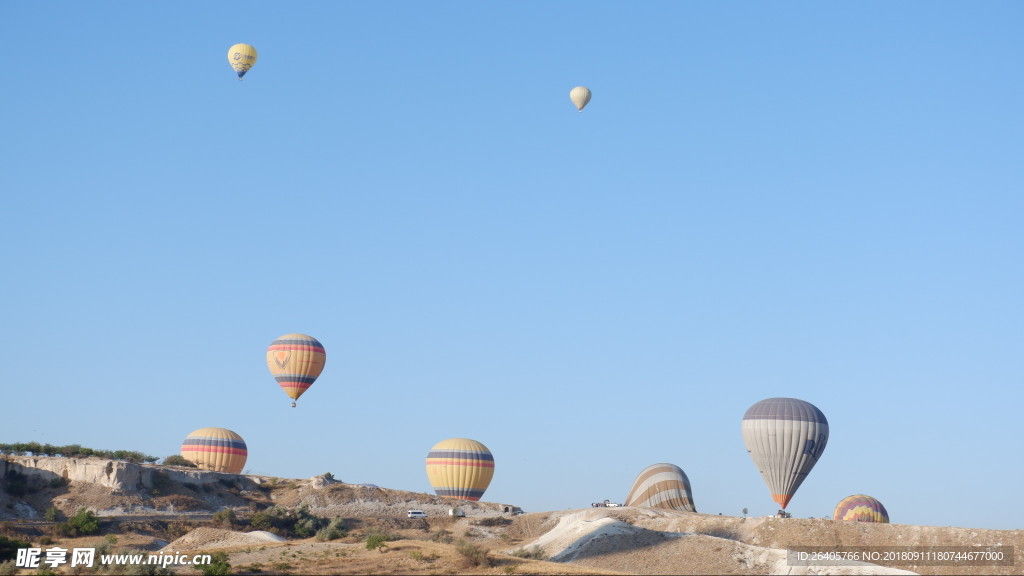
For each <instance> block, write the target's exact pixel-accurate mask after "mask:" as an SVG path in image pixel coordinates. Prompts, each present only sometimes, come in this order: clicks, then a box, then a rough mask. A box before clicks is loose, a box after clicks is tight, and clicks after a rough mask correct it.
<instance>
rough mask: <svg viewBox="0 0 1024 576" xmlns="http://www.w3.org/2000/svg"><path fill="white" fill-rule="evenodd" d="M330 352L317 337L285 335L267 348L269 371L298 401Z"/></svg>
mask: <svg viewBox="0 0 1024 576" xmlns="http://www.w3.org/2000/svg"><path fill="white" fill-rule="evenodd" d="M326 362H327V353H326V352H325V351H324V346H323V344H321V343H320V342H319V341H318V340H317V339H316V338H313V337H312V336H307V335H305V334H285V335H284V336H281V337H280V338H278V339H277V340H274V341H273V342H272V343H271V344H270V347H268V348H267V368H270V373H271V374H273V375H274V379H275V380H277V383H278V384H279V385H280V386H281V388H283V389H284V392H285V394H287V395H288V396H289V397H291V399H292V400H293V402H292V408H294V407H295V402H294V400H298V399H299V396H302V394H303V393H305V392H306V390H308V389H309V387H310V386H312V385H313V382H315V381H316V379H317V376H320V373H321V372H323V370H324V363H326Z"/></svg>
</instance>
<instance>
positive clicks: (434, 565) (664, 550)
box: [0, 456, 1024, 574]
mask: <svg viewBox="0 0 1024 576" xmlns="http://www.w3.org/2000/svg"><path fill="white" fill-rule="evenodd" d="M0 481H2V484H0V520H6V521H4V522H0V526H5V529H7V530H12V531H14V532H16V533H17V535H19V536H21V537H23V538H26V539H30V540H32V541H34V542H38V541H41V540H42V539H43V538H47V539H49V540H50V541H51V542H53V540H52V533H53V531H52V530H50V528H51V527H50V526H48V523H46V522H43V521H41V520H40V519H41V517H42V516H43V514H44V512H45V511H46V510H47V509H48V508H50V507H56V508H58V509H59V510H60V511H62V512H63V513H64V514H71V513H73V512H74V511H76V510H78V509H79V508H83V507H85V508H89V509H90V510H92V511H94V512H96V513H97V514H98V515H100V516H103V517H104V518H103V523H102V526H103V533H105V534H116V535H117V537H118V542H119V543H120V544H119V545H121V546H134V547H136V548H139V549H145V550H150V551H156V550H164V551H165V552H169V551H174V552H209V551H213V550H222V551H226V552H228V553H229V554H230V558H231V563H232V565H233V566H235V567H236V573H243V574H266V573H289V572H291V573H303V574H341V573H351V574H357V573H358V574H366V573H388V574H437V573H446V574H481V573H484V574H503V573H504V574H508V573H513V572H515V573H531V574H576V573H601V574H904V573H911V574H913V573H917V574H1022V573H1024V558H1018V556H1021V555H1024V531H1021V530H977V529H966V528H955V527H937V526H912V525H905V524H866V523H854V522H835V521H832V520H825V519H795V518H794V519H781V518H774V517H767V518H739V517H731V516H717V515H707V514H696V513H689V512H678V511H667V510H658V509H650V508H638V507H627V508H588V509H583V510H562V511H553V512H539V513H531V514H525V515H513V514H510V513H508V512H509V511H511V510H512V509H513V508H514V507H512V506H509V505H504V504H497V503H487V502H464V501H458V500H451V499H445V498H438V497H436V496H432V495H428V494H422V493H416V492H406V491H401V490H390V489H385V488H379V487H374V486H360V485H351V484H345V483H342V482H338V481H336V480H334V479H333V478H331V477H330V476H329V475H323V476H317V477H314V478H309V479H304V480H291V479H280V478H270V477H262V476H245V475H232V474H220V473H215V472H206V471H200V470H195V469H188V468H174V467H166V466H157V465H151V464H130V463H126V462H119V461H109V460H101V459H92V458H86V459H65V458H29V457H13V456H5V457H0ZM270 506H280V507H283V508H289V509H295V508H298V507H302V506H304V507H306V508H307V509H308V510H309V512H311V513H313V514H316V515H318V516H322V517H331V518H342V519H344V524H345V528H346V533H345V536H344V537H342V538H339V539H336V540H332V541H324V542H321V541H318V540H316V539H315V538H306V539H291V540H287V539H284V538H279V537H278V536H279V535H274V534H269V533H267V532H258V531H256V532H245V533H243V532H242V531H241V530H253V527H252V526H250V525H249V522H248V521H247V520H246V519H247V518H248V517H250V516H251V515H252V514H253V513H254V512H256V511H257V510H261V509H265V508H268V507H270ZM452 506H457V507H459V508H461V509H462V510H464V511H465V513H466V517H465V518H454V517H450V516H448V513H447V512H448V510H449V508H451V507H452ZM223 508H232V509H233V510H235V512H236V514H237V517H238V519H239V521H238V523H237V524H235V525H234V528H235V530H234V531H232V530H223V529H214V528H213V527H212V523H211V522H210V521H209V518H210V516H212V514H213V513H214V512H216V511H218V510H221V509H223ZM410 508H418V509H422V510H424V511H426V512H427V513H428V515H429V516H428V518H426V519H409V518H406V517H405V512H406V510H408V509H410ZM221 528H223V526H221ZM370 531H386V532H389V533H391V534H392V535H393V536H394V537H395V538H396V540H395V541H393V542H389V546H388V548H387V550H388V552H387V553H384V552H383V551H370V550H367V549H366V546H365V539H366V535H367V534H368V533H370ZM293 536H294V535H293ZM96 538H98V536H94V537H93V540H95V539H96ZM254 539H255V540H254ZM54 543H55V544H60V545H63V546H70V545H79V543H78V542H75V541H63V540H58V541H56V542H54ZM467 543H468V544H467ZM81 545H86V546H92V545H96V542H94V541H83V542H81ZM467 546H469V548H467ZM801 547H821V548H824V549H826V550H840V549H846V550H848V551H852V550H860V551H865V550H867V551H870V550H874V551H883V550H891V549H892V547H902V548H898V549H899V550H921V549H925V548H927V549H932V550H939V549H949V548H950V547H960V548H962V549H965V550H966V549H970V550H985V551H995V550H1000V551H1003V552H1005V553H1008V555H1009V556H1012V560H1011V561H1010V562H1004V563H1002V564H992V563H983V562H970V561H950V562H946V563H935V562H899V561H885V560H878V561H875V562H859V563H845V564H836V563H829V562H817V563H809V565H796V564H794V562H793V557H792V555H791V554H790V551H792V550H795V549H798V548H801ZM467 550H470V551H473V550H476V551H477V552H480V553H481V554H483V553H485V554H487V555H489V559H488V560H487V561H486V562H484V563H482V564H471V563H467V562H468V558H469V556H467V554H466V551H467ZM524 552H528V554H524ZM482 557H483V556H480V554H476V555H475V556H474V558H475V559H476V560H477V561H479V560H480V558H482ZM246 567H248V568H246ZM176 571H177V572H180V573H183V574H186V573H195V572H194V571H192V570H187V569H184V568H182V569H181V570H178V569H176Z"/></svg>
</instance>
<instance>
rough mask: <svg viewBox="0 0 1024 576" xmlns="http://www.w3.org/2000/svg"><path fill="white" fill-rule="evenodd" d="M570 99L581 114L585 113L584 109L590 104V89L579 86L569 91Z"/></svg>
mask: <svg viewBox="0 0 1024 576" xmlns="http://www.w3.org/2000/svg"><path fill="white" fill-rule="evenodd" d="M569 99H570V100H572V103H573V104H575V105H576V109H577V110H579V111H580V112H582V111H583V107H584V106H586V105H587V102H590V88H587V87H586V86H577V87H575V88H573V89H572V90H570V91H569Z"/></svg>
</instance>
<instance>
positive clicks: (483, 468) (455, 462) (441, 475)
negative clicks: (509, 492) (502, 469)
mask: <svg viewBox="0 0 1024 576" xmlns="http://www.w3.org/2000/svg"><path fill="white" fill-rule="evenodd" d="M493 477H494V456H492V455H491V451H490V450H488V449H487V446H484V445H483V444H481V443H480V442H477V441H476V440H470V439H469V438H449V439H448V440H443V441H441V442H438V443H437V444H436V445H435V446H434V447H433V448H431V449H430V453H429V454H427V479H429V480H430V485H431V486H433V487H434V492H436V493H437V495H438V496H446V497H448V498H460V499H462V500H479V499H480V498H481V497H482V496H483V495H484V491H485V490H487V486H489V485H490V483H491V478H493Z"/></svg>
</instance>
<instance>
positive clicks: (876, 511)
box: [832, 494, 889, 524]
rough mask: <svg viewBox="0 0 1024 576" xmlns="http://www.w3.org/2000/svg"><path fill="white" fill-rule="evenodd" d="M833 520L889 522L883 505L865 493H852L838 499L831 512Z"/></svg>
mask: <svg viewBox="0 0 1024 576" xmlns="http://www.w3.org/2000/svg"><path fill="white" fill-rule="evenodd" d="M832 519H833V520H851V521H854V522H880V523H883V524H888V523H889V513H888V512H886V511H885V506H882V503H881V502H879V501H878V500H875V499H874V498H872V497H871V496H867V495H865V494H854V495H853V496H848V497H846V498H843V499H842V500H840V501H839V504H836V511H835V512H833V513H832Z"/></svg>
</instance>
